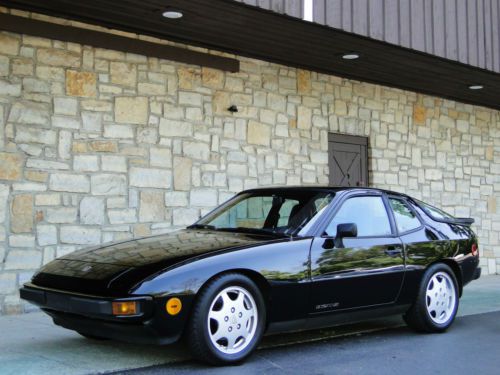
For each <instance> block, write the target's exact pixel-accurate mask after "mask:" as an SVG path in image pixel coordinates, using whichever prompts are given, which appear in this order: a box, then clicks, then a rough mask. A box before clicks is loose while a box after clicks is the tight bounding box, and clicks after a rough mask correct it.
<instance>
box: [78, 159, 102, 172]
mask: <svg viewBox="0 0 500 375" xmlns="http://www.w3.org/2000/svg"><path fill="white" fill-rule="evenodd" d="M73 170H75V171H77V172H95V171H98V170H99V158H98V156H95V155H75V156H74V158H73Z"/></svg>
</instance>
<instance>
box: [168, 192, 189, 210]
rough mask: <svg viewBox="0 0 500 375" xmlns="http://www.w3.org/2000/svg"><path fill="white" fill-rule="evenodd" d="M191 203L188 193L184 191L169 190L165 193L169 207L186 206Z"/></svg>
mask: <svg viewBox="0 0 500 375" xmlns="http://www.w3.org/2000/svg"><path fill="white" fill-rule="evenodd" d="M188 204H189V200H188V193H187V192H183V191H169V192H167V193H165V205H166V206H167V207H186V206H187V205H188Z"/></svg>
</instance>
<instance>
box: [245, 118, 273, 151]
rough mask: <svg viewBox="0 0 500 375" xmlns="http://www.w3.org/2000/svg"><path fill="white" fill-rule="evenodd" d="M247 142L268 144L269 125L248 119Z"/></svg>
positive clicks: (269, 140) (269, 136)
mask: <svg viewBox="0 0 500 375" xmlns="http://www.w3.org/2000/svg"><path fill="white" fill-rule="evenodd" d="M247 140H248V143H251V144H255V145H261V146H269V145H270V142H271V127H270V126H268V125H265V124H261V123H259V122H256V121H254V120H250V121H248V129H247Z"/></svg>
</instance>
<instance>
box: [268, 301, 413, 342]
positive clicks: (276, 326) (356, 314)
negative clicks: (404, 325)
mask: <svg viewBox="0 0 500 375" xmlns="http://www.w3.org/2000/svg"><path fill="white" fill-rule="evenodd" d="M409 308H410V304H404V305H394V304H391V305H389V306H387V305H386V306H380V307H376V308H374V307H368V308H363V309H356V310H348V311H342V312H337V313H330V314H321V315H311V316H310V317H309V318H308V319H298V320H291V321H287V322H275V323H270V324H269V327H268V329H267V331H266V335H273V334H276V333H283V332H297V331H305V330H310V329H319V328H326V327H334V326H339V325H344V324H352V323H359V322H362V321H367V320H372V319H378V318H383V317H386V316H390V315H398V314H402V313H405V312H406V311H407V310H408V309H409Z"/></svg>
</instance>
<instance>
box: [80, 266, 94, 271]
mask: <svg viewBox="0 0 500 375" xmlns="http://www.w3.org/2000/svg"><path fill="white" fill-rule="evenodd" d="M91 269H92V266H89V265H86V266H85V267H83V268H82V272H89V271H90V270H91Z"/></svg>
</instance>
